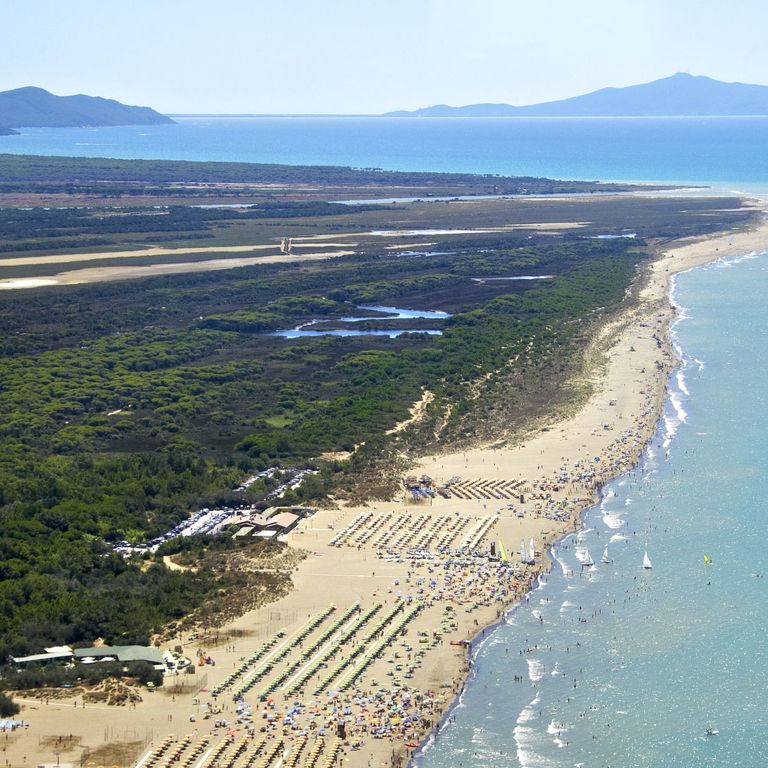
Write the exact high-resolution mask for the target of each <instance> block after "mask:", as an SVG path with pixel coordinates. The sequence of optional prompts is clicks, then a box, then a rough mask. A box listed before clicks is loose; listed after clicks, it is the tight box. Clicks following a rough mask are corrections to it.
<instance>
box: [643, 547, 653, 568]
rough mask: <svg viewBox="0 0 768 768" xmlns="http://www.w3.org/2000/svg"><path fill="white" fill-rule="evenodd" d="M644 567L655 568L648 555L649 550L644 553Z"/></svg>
mask: <svg viewBox="0 0 768 768" xmlns="http://www.w3.org/2000/svg"><path fill="white" fill-rule="evenodd" d="M643 568H647V569H648V570H650V569H651V568H653V564H652V563H651V558H650V557H648V550H646V551H645V554H644V555H643Z"/></svg>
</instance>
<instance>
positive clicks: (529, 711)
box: [517, 693, 541, 725]
mask: <svg viewBox="0 0 768 768" xmlns="http://www.w3.org/2000/svg"><path fill="white" fill-rule="evenodd" d="M540 703H541V697H540V696H539V694H538V693H537V694H536V695H535V696H534V697H533V700H532V701H531V702H529V703H528V704H526V705H525V706H524V707H523V708H522V709H521V710H520V714H519V715H518V716H517V724H518V725H522V724H523V723H530V722H533V721H534V720H535V719H536V707H538V706H539V704H540Z"/></svg>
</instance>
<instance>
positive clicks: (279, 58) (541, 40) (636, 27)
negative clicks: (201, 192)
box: [0, 0, 768, 113]
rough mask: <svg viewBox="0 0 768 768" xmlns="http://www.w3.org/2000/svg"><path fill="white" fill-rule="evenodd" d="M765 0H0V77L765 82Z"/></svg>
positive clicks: (477, 98)
mask: <svg viewBox="0 0 768 768" xmlns="http://www.w3.org/2000/svg"><path fill="white" fill-rule="evenodd" d="M766 30H768V0H730V2H728V1H727V0H130V2H125V1H124V0H0V90H7V89H9V88H16V87H19V86H22V85H38V86H41V87H43V88H47V89H48V90H50V91H53V92H54V93H58V94H70V93H88V94H91V95H98V96H108V97H112V98H116V99H119V100H120V101H124V102H127V103H130V104H147V105H150V106H153V107H155V108H156V109H158V110H160V111H163V112H220V113H226V112H229V113H232V112H248V113H265V112H266V113H302V112H312V113H323V112H330V113H377V112H384V111H387V110H391V109H399V108H403V109H413V108H416V107H422V106H428V105H430V104H436V103H448V104H453V105H461V104H468V103H473V102H483V101H490V102H506V103H510V104H529V103H534V102H538V101H549V100H552V99H559V98H563V97H566V96H573V95H576V94H579V93H586V92H588V91H591V90H595V89H597V88H601V87H604V86H607V85H614V86H622V85H630V84H634V83H641V82H647V81H649V80H654V79H656V78H659V77H665V76H667V75H670V74H673V73H675V72H678V71H684V72H690V73H692V74H701V75H709V76H710V77H715V78H717V79H721V80H727V81H734V80H738V81H741V82H748V83H763V84H768V45H766V41H765V35H766Z"/></svg>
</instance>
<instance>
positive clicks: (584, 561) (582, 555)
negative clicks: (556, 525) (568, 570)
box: [576, 549, 595, 568]
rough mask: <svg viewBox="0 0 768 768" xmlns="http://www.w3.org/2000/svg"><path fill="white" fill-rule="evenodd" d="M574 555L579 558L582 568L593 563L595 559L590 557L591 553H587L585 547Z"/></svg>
mask: <svg viewBox="0 0 768 768" xmlns="http://www.w3.org/2000/svg"><path fill="white" fill-rule="evenodd" d="M576 557H577V558H578V559H579V562H580V563H581V567H582V568H586V567H587V566H590V565H594V564H595V561H594V560H593V559H592V555H590V554H589V550H588V549H585V550H584V551H583V552H578V553H577V554H576Z"/></svg>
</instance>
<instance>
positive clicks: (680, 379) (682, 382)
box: [675, 368, 691, 397]
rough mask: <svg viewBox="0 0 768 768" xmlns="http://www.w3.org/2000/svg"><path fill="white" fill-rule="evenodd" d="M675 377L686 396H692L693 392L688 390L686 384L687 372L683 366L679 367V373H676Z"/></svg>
mask: <svg viewBox="0 0 768 768" xmlns="http://www.w3.org/2000/svg"><path fill="white" fill-rule="evenodd" d="M675 378H676V379H677V388H678V389H679V390H680V391H681V392H682V393H683V394H684V395H685V396H686V397H690V396H691V393H690V392H689V391H688V387H687V386H686V382H685V373H684V372H683V369H682V368H679V369H678V371H677V373H676V374H675Z"/></svg>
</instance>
